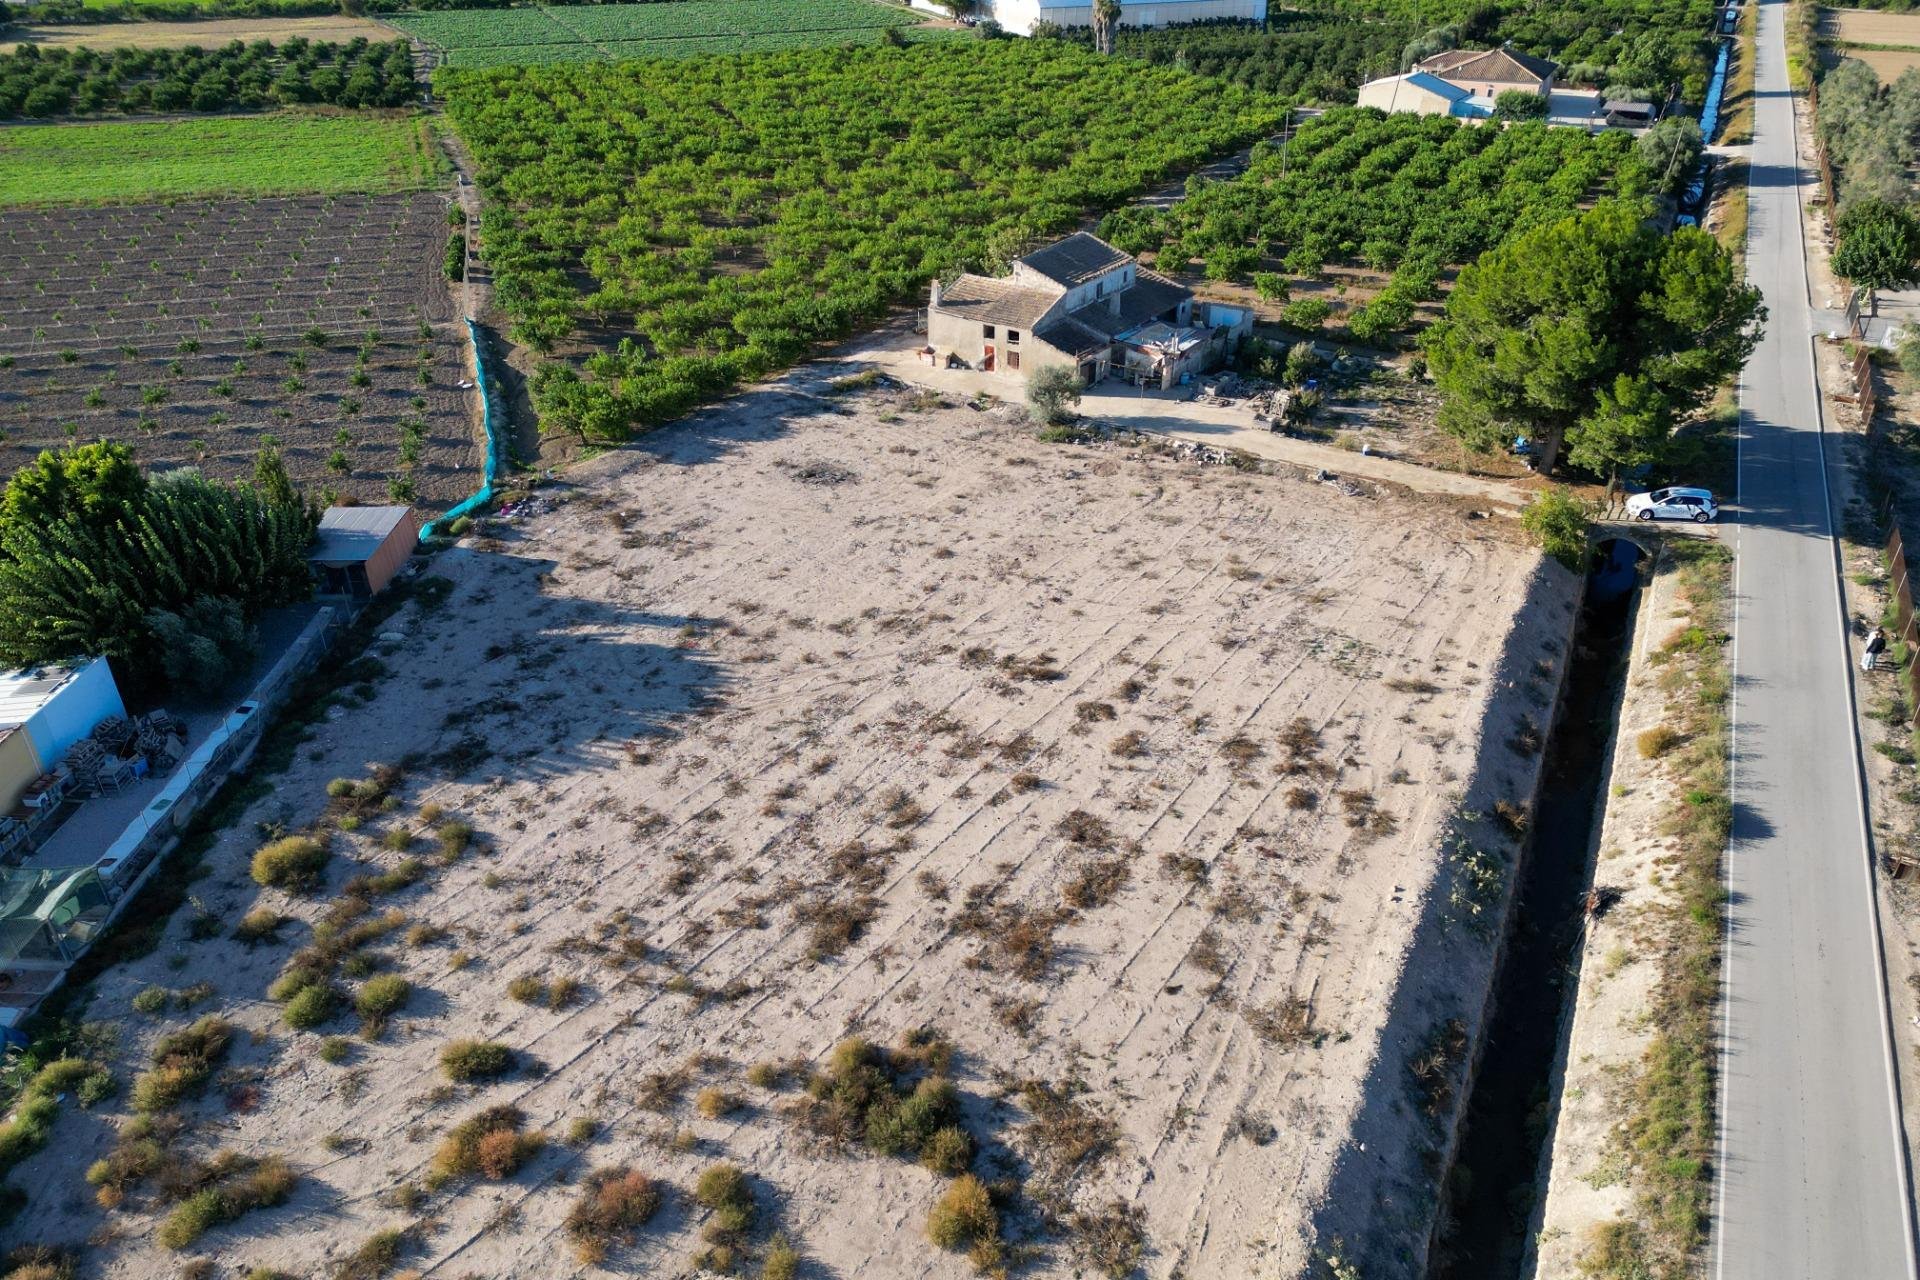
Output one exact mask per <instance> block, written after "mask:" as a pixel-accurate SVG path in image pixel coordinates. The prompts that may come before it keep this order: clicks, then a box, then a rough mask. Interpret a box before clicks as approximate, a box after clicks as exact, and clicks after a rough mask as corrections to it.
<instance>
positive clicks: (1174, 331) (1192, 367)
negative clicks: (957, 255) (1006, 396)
mask: <svg viewBox="0 0 1920 1280" xmlns="http://www.w3.org/2000/svg"><path fill="white" fill-rule="evenodd" d="M1252 331H1253V313H1252V312H1251V311H1249V310H1247V309H1246V308H1244V307H1232V306H1226V305H1223V304H1221V303H1217V302H1203V301H1199V300H1197V299H1195V298H1194V296H1193V293H1192V291H1191V290H1188V289H1186V288H1184V287H1182V286H1180V285H1178V284H1175V283H1174V282H1173V281H1171V280H1169V279H1167V278H1166V277H1165V276H1163V275H1160V274H1158V273H1157V272H1154V271H1151V270H1148V269H1147V268H1146V267H1143V266H1141V265H1140V264H1139V263H1137V262H1135V261H1134V260H1133V258H1132V257H1131V256H1129V255H1127V254H1125V253H1122V252H1120V250H1118V249H1116V248H1114V247H1113V246H1112V245H1110V244H1108V243H1107V242H1106V241H1104V240H1102V239H1100V238H1099V237H1098V236H1093V235H1089V234H1087V233H1086V232H1084V231H1079V232H1075V233H1074V234H1073V235H1070V236H1068V237H1067V238H1066V239H1064V240H1057V241H1055V242H1054V243H1052V244H1050V245H1047V246H1046V247H1045V248H1042V249H1037V250H1035V251H1034V252H1032V253H1030V254H1028V255H1026V256H1025V257H1023V258H1020V259H1019V260H1017V261H1016V262H1014V264H1013V267H1012V270H1011V271H1010V272H1009V273H1008V274H1007V275H1006V276H1002V277H994V276H978V275H972V274H962V275H960V276H958V277H957V278H955V279H954V280H952V281H949V282H947V283H945V284H942V283H941V282H940V281H937V280H936V281H935V282H934V284H933V293H932V297H931V299H930V300H929V304H928V307H927V346H926V348H925V349H924V350H923V351H922V353H921V354H922V355H923V356H925V357H926V358H927V359H929V360H931V361H933V362H935V363H936V364H937V363H942V362H945V363H950V364H961V365H965V366H966V367H968V368H972V369H978V370H980V371H982V372H985V373H994V374H999V375H1001V376H1003V377H1006V378H1007V379H1009V380H1010V381H1017V382H1025V381H1026V379H1027V378H1029V377H1031V376H1032V375H1033V374H1034V372H1036V371H1037V370H1039V369H1043V368H1046V367H1047V366H1049V365H1057V366H1059V367H1061V368H1065V369H1071V370H1073V371H1074V373H1075V374H1076V375H1077V376H1078V377H1079V379H1080V381H1081V383H1082V384H1083V385H1084V384H1088V383H1094V382H1098V381H1100V380H1101V379H1102V378H1105V377H1106V376H1107V375H1108V374H1109V373H1112V372H1118V373H1119V374H1121V376H1123V377H1125V378H1127V379H1128V380H1129V381H1133V382H1139V383H1145V384H1147V385H1151V386H1159V387H1172V386H1176V385H1178V384H1179V383H1180V382H1181V381H1183V380H1185V379H1187V378H1189V377H1191V376H1193V375H1195V374H1199V373H1204V372H1205V371H1206V370H1208V369H1211V368H1213V367H1214V366H1215V365H1216V364H1217V363H1219V361H1220V360H1222V359H1223V358H1225V357H1226V356H1228V355H1230V354H1231V353H1232V352H1233V350H1234V348H1235V347H1236V346H1238V344H1239V342H1240V341H1241V339H1243V338H1244V337H1246V336H1247V335H1248V334H1250V333H1251V332H1252Z"/></svg>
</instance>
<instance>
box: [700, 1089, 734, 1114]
mask: <svg viewBox="0 0 1920 1280" xmlns="http://www.w3.org/2000/svg"><path fill="white" fill-rule="evenodd" d="M739 1107H740V1099H739V1097H738V1096H737V1095H735V1094H732V1093H729V1092H727V1091H726V1090H725V1089H722V1088H720V1087H719V1086H718V1085H708V1086H707V1087H706V1088H704V1089H702V1090H701V1091H700V1092H699V1093H698V1094H696V1095H694V1099H693V1109H694V1110H695V1111H698V1112H699V1113H700V1114H701V1115H703V1116H705V1117H706V1118H707V1119H709V1120H718V1119H719V1118H720V1117H721V1116H724V1115H726V1114H727V1113H728V1112H729V1111H736V1110H738V1109H739Z"/></svg>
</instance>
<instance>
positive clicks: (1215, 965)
mask: <svg viewBox="0 0 1920 1280" xmlns="http://www.w3.org/2000/svg"><path fill="white" fill-rule="evenodd" d="M1187 959H1189V960H1191V961H1193V963H1194V964H1195V965H1196V966H1197V967H1199V968H1201V969H1205V970H1206V971H1207V972H1208V973H1211V974H1213V975H1214V976H1215V977H1220V976H1221V975H1223V974H1225V973H1226V971H1227V970H1228V968H1229V967H1231V965H1232V961H1230V960H1228V959H1227V956H1226V953H1225V952H1223V951H1221V949H1220V931H1219V930H1217V929H1215V928H1214V927H1213V926H1212V925H1208V926H1207V927H1206V928H1205V929H1202V930H1201V931H1200V936H1199V937H1198V938H1195V939H1194V941H1193V949H1192V950H1191V951H1189V952H1187Z"/></svg>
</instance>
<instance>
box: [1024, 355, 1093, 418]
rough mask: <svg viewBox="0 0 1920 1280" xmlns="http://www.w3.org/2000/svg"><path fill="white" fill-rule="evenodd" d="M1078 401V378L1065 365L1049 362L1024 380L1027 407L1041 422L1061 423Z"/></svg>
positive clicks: (1070, 414) (1071, 412)
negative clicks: (1025, 382)
mask: <svg viewBox="0 0 1920 1280" xmlns="http://www.w3.org/2000/svg"><path fill="white" fill-rule="evenodd" d="M1079 403H1080V379H1079V378H1078V377H1077V376H1075V374H1074V372H1073V370H1071V369H1069V368H1067V367H1066V366H1065V365H1059V364H1050V365H1047V366H1045V367H1044V368H1040V369H1036V370H1034V373H1033V376H1032V377H1031V378H1029V379H1027V407H1028V408H1029V409H1031V410H1033V416H1034V417H1035V418H1038V419H1039V420H1040V422H1041V423H1042V425H1046V426H1051V425H1052V424H1054V423H1056V422H1065V421H1066V420H1067V419H1068V418H1071V417H1072V416H1073V408H1072V406H1074V405H1077V404H1079Z"/></svg>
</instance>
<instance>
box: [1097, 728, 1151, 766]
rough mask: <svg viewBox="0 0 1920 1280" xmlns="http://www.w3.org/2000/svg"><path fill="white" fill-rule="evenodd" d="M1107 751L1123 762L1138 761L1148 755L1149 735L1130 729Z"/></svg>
mask: <svg viewBox="0 0 1920 1280" xmlns="http://www.w3.org/2000/svg"><path fill="white" fill-rule="evenodd" d="M1107 749H1108V750H1109V751H1111V752H1113V754H1114V755H1116V756H1119V757H1120V758H1121V759H1123V760H1137V759H1139V758H1140V757H1141V756H1144V755H1145V754H1147V735H1146V734H1144V733H1142V732H1140V730H1138V729H1129V730H1127V731H1126V732H1125V733H1123V734H1121V735H1120V736H1119V737H1117V738H1115V739H1114V740H1113V745H1112V746H1110V747H1108V748H1107Z"/></svg>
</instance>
